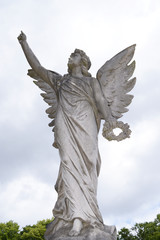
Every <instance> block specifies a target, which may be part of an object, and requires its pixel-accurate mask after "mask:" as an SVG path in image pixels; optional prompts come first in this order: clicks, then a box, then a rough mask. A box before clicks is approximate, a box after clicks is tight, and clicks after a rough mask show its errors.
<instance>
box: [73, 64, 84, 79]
mask: <svg viewBox="0 0 160 240" xmlns="http://www.w3.org/2000/svg"><path fill="white" fill-rule="evenodd" d="M71 76H72V77H77V78H82V77H83V74H82V71H81V67H80V66H77V67H75V68H73V69H72V73H71Z"/></svg>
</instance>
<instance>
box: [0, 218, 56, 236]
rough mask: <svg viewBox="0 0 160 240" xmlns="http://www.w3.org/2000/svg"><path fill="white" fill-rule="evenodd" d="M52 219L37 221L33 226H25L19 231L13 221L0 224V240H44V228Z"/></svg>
mask: <svg viewBox="0 0 160 240" xmlns="http://www.w3.org/2000/svg"><path fill="white" fill-rule="evenodd" d="M51 221H53V219H51V220H50V219H47V220H42V221H38V222H37V224H34V225H33V226H30V225H28V226H26V227H24V228H23V229H22V230H21V231H20V230H19V225H18V224H17V223H14V222H13V221H9V222H7V223H0V240H44V233H45V231H46V226H47V224H49V223H50V222H51Z"/></svg>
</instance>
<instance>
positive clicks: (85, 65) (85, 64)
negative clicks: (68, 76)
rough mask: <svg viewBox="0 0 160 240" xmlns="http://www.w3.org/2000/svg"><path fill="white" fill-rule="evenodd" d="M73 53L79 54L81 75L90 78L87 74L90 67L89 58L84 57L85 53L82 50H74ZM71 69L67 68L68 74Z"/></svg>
mask: <svg viewBox="0 0 160 240" xmlns="http://www.w3.org/2000/svg"><path fill="white" fill-rule="evenodd" d="M74 53H79V54H80V55H81V71H82V74H83V75H84V76H86V77H91V74H90V73H89V72H88V70H89V69H90V67H91V61H90V59H89V57H88V56H87V55H86V53H85V52H84V51H83V50H80V49H75V51H74ZM71 71H72V70H71V69H70V68H68V72H69V73H71Z"/></svg>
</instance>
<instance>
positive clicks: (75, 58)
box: [68, 53, 81, 67]
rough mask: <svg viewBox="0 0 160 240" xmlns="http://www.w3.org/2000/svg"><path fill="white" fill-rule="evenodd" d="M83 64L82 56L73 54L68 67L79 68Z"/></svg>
mask: <svg viewBox="0 0 160 240" xmlns="http://www.w3.org/2000/svg"><path fill="white" fill-rule="evenodd" d="M80 62H81V55H80V54H79V53H72V54H71V56H70V58H69V60H68V65H69V66H72V67H76V66H79V65H80Z"/></svg>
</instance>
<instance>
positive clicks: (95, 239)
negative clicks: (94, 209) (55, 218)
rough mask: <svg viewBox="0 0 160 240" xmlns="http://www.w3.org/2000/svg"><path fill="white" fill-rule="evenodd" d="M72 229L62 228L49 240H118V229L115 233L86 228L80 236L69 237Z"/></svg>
mask: <svg viewBox="0 0 160 240" xmlns="http://www.w3.org/2000/svg"><path fill="white" fill-rule="evenodd" d="M70 230H71V228H61V229H59V230H58V231H57V232H56V233H55V234H53V235H52V236H51V237H50V238H47V240H116V239H117V237H116V228H115V227H114V226H113V233H112V234H110V233H109V232H107V230H106V231H105V230H100V229H98V228H92V227H85V228H83V230H82V231H81V233H80V235H78V236H69V235H68V234H69V232H70Z"/></svg>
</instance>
